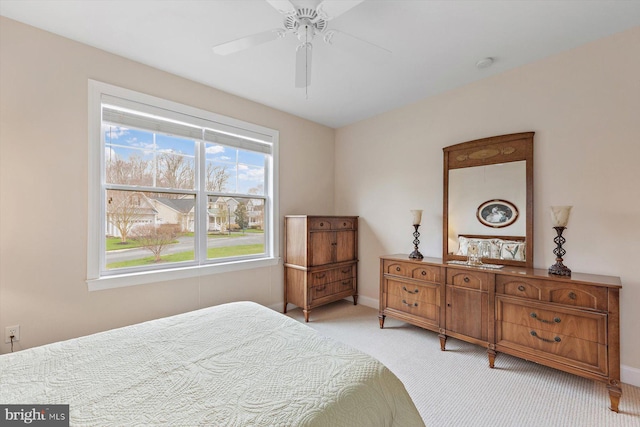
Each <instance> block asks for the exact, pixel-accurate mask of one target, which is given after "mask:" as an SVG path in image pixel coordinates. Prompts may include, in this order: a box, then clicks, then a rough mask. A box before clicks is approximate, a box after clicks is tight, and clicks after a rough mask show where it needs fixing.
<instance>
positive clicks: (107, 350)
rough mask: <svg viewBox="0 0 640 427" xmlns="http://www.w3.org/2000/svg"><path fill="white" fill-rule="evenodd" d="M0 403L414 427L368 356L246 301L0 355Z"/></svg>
mask: <svg viewBox="0 0 640 427" xmlns="http://www.w3.org/2000/svg"><path fill="white" fill-rule="evenodd" d="M0 403H2V404H47V405H52V404H69V405H70V406H69V408H70V422H71V425H77V426H128V425H136V426H148V425H162V426H165V425H176V426H196V425H201V426H202V425H206V426H331V427H337V426H349V427H357V426H366V427H372V426H398V427H413V426H424V423H423V421H422V419H421V417H420V415H419V414H418V411H417V410H416V408H415V405H414V404H413V402H412V401H411V398H410V397H409V395H408V393H407V392H406V390H405V388H404V386H403V384H402V383H401V382H400V380H399V379H398V378H397V377H396V376H395V375H394V374H393V373H392V372H391V371H389V370H388V369H387V368H386V367H385V366H384V365H383V364H381V363H380V362H379V361H377V360H375V359H374V358H372V357H370V356H368V355H366V354H364V353H362V352H360V351H357V350H355V349H353V348H350V347H348V346H346V345H343V344H341V343H338V342H336V341H333V340H331V339H329V338H326V337H323V336H321V335H319V334H318V333H316V332H315V331H314V330H312V329H311V328H309V327H307V326H306V325H302V324H300V323H299V322H297V321H295V320H293V319H290V318H288V317H286V316H284V315H282V314H280V313H276V312H275V311H272V310H270V309H268V308H265V307H263V306H260V305H258V304H256V303H252V302H237V303H230V304H223V305H219V306H215V307H209V308H205V309H201V310H197V311H193V312H189V313H184V314H179V315H176V316H172V317H167V318H162V319H158V320H153V321H149V322H145V323H140V324H137V325H132V326H127V327H124V328H119V329H114V330H110V331H106V332H101V333H97V334H94V335H90V336H86V337H81V338H76V339H72V340H68V341H63V342H58V343H53V344H48V345H45V346H41V347H35V348H31V349H27V350H23V351H20V352H15V353H10V354H5V355H2V356H0Z"/></svg>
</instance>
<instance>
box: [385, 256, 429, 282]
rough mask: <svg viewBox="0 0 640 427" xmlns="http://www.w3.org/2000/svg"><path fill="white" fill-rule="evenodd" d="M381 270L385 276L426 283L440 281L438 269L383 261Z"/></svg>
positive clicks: (408, 263) (410, 263)
mask: <svg viewBox="0 0 640 427" xmlns="http://www.w3.org/2000/svg"><path fill="white" fill-rule="evenodd" d="M382 268H383V270H384V273H385V274H391V275H394V276H403V277H409V278H411V279H416V280H424V281H427V282H439V281H440V267H434V266H430V265H420V264H416V263H412V262H401V261H395V260H388V259H385V260H384V261H383V265H382Z"/></svg>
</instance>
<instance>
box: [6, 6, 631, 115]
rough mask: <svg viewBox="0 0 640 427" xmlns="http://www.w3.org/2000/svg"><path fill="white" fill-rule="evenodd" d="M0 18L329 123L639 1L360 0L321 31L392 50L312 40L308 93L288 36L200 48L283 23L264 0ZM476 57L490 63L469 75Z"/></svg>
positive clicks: (627, 19) (571, 38)
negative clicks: (237, 46) (232, 47)
mask: <svg viewBox="0 0 640 427" xmlns="http://www.w3.org/2000/svg"><path fill="white" fill-rule="evenodd" d="M329 1H340V0H329ZM0 14H1V15H4V16H6V17H8V18H11V19H14V20H17V21H21V22H24V23H27V24H30V25H33V26H35V27H39V28H42V29H45V30H47V31H51V32H53V33H56V34H60V35H62V36H64V37H68V38H70V39H73V40H77V41H79V42H82V43H85V44H88V45H91V46H95V47H97V48H100V49H103V50H106V51H108V52H112V53H115V54H118V55H121V56H124V57H126V58H130V59H133V60H135V61H138V62H141V63H144V64H147V65H150V66H152V67H155V68H159V69H161V70H165V71H168V72H171V73H174V74H177V75H179V76H183V77H186V78H188V79H191V80H195V81H197V82H200V83H204V84H206V85H209V86H212V87H215V88H218V89H221V90H223V91H226V92H230V93H233V94H236V95H239V96H241V97H244V98H248V99H251V100H253V101H257V102H260V103H262V104H266V105H269V106H271V107H274V108H277V109H280V110H283V111H286V112H289V113H291V114H295V115H297V116H300V117H304V118H307V119H309V120H312V121H315V122H318V123H322V124H325V125H327V126H331V127H340V126H344V125H346V124H349V123H353V122H356V121H358V120H362V119H365V118H368V117H371V116H373V115H376V114H379V113H382V112H384V111H388V110H391V109H394V108H397V107H400V106H403V105H406V104H409V103H412V102H415V101H418V100H420V99H422V98H425V97H428V96H431V95H434V94H437V93H440V92H443V91H446V90H450V89H453V88H456V87H459V86H462V85H464V84H467V83H470V82H473V81H475V80H479V79H482V78H485V77H487V76H490V75H492V74H496V73H500V72H503V71H505V70H508V69H511V68H514V67H518V66H521V65H524V64H526V63H529V62H532V61H536V60H538V59H541V58H544V57H547V56H549V55H552V54H555V53H558V52H561V51H565V50H568V49H571V48H573V47H576V46H579V45H581V44H584V43H587V42H589V41H592V40H596V39H599V38H602V37H605V36H608V35H611V34H614V33H617V32H620V31H623V30H626V29H629V28H631V27H635V26H638V25H640V0H629V1H624V0H617V1H611V0H608V1H599V0H590V1H579V0H574V1H569V0H561V1H554V0H546V1H542V0H532V1H524V0H521V1H513V0H503V1H487V0H476V1H471V0H467V1H456V0H449V1H432V0H407V1H401V0H367V1H365V2H363V3H361V4H359V5H358V6H356V7H354V8H353V9H351V10H349V11H347V12H346V13H344V14H343V15H341V16H339V17H337V18H336V19H334V20H331V21H329V25H328V27H329V28H335V29H338V30H341V31H343V32H346V33H349V34H351V35H354V36H357V37H359V38H362V39H364V40H367V41H369V42H371V43H375V44H377V45H380V46H383V47H384V48H386V49H389V50H391V51H392V54H390V55H377V54H371V53H370V52H367V51H365V50H358V51H348V50H345V49H341V48H340V47H339V46H337V45H333V46H331V45H328V44H325V43H324V42H323V41H322V40H321V39H320V38H316V39H315V40H314V48H313V68H312V84H311V86H310V87H309V88H308V92H307V93H305V89H296V88H295V87H294V69H295V66H294V64H295V49H296V46H297V44H298V43H297V39H295V37H293V36H287V37H286V38H284V39H279V40H275V41H272V42H269V43H266V44H262V45H260V46H256V47H253V48H251V49H248V50H245V51H242V52H238V53H235V54H232V55H228V56H219V55H216V54H214V53H213V51H212V49H211V48H212V46H214V45H216V44H220V43H224V42H227V41H230V40H233V39H237V38H240V37H244V36H247V35H251V34H254V33H258V32H261V31H265V30H270V29H273V28H279V27H282V21H283V17H282V15H280V14H279V13H278V12H277V11H276V10H275V9H274V8H272V7H271V6H270V5H269V4H268V3H267V2H265V1H264V0H209V1H203V0H199V1H191V0H179V1H170V0H160V1H158V0H155V1H154V0H129V1H119V0H91V1H89V0H80V1H78V0H65V1H63V0H34V1H31V0H0ZM485 57H493V58H495V63H494V65H493V66H492V67H490V68H485V69H477V68H476V67H475V64H476V62H477V61H478V60H480V59H482V58H485ZM613 66H615V65H613Z"/></svg>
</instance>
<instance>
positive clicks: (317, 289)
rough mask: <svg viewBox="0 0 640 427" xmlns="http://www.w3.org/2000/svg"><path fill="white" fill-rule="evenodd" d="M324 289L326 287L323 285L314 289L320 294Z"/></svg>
mask: <svg viewBox="0 0 640 427" xmlns="http://www.w3.org/2000/svg"><path fill="white" fill-rule="evenodd" d="M325 289H327V286H326V285H324V286H318V287H317V288H316V292H322V291H324V290H325Z"/></svg>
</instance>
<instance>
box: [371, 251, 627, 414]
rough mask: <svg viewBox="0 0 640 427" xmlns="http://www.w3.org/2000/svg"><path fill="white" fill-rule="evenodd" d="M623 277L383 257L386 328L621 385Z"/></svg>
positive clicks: (612, 387)
mask: <svg viewBox="0 0 640 427" xmlns="http://www.w3.org/2000/svg"><path fill="white" fill-rule="evenodd" d="M620 288H621V285H620V279H619V278H617V277H611V276H596V275H590V274H581V273H575V272H574V273H573V274H572V276H571V277H567V276H552V275H549V274H548V272H547V270H538V269H525V268H517V267H505V268H503V269H481V268H474V267H467V266H464V265H458V264H451V263H449V264H446V263H442V260H440V259H438V258H425V259H423V260H414V259H409V258H408V256H407V255H388V256H383V257H381V258H380V314H379V320H380V327H381V328H382V327H384V319H385V317H386V316H391V317H394V318H397V319H400V320H404V321H406V322H408V323H412V324H414V325H416V326H420V327H423V328H425V329H429V330H432V331H436V332H438V333H439V337H440V347H441V349H442V350H445V346H446V340H447V337H454V338H457V339H461V340H463V341H467V342H471V343H474V344H478V345H481V346H483V347H485V348H486V349H487V354H488V357H489V366H490V367H491V368H493V367H494V364H495V358H496V354H497V353H500V352H502V353H507V354H510V355H513V356H516V357H521V358H523V359H527V360H531V361H533V362H537V363H540V364H543V365H546V366H550V367H552V368H556V369H560V370H562V371H565V372H570V373H572V374H576V375H580V376H582V377H586V378H590V379H594V380H597V381H602V382H604V383H606V384H607V388H608V390H609V397H610V400H611V410H613V411H616V412H617V411H618V404H619V401H620V396H621V395H622V389H621V387H620V313H619V293H620Z"/></svg>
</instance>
